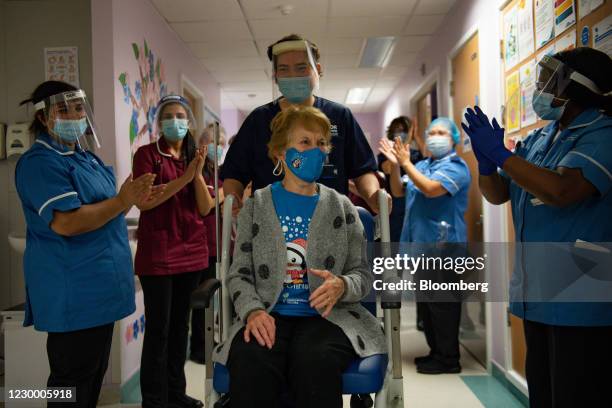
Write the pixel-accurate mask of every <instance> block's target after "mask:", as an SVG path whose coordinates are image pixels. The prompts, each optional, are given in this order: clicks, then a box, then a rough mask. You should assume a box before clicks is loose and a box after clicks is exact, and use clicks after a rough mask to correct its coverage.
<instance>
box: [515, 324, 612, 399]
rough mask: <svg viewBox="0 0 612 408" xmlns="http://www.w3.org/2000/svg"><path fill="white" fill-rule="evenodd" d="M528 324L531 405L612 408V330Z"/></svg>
mask: <svg viewBox="0 0 612 408" xmlns="http://www.w3.org/2000/svg"><path fill="white" fill-rule="evenodd" d="M523 323H524V327H525V341H526V343H527V359H526V367H525V369H526V374H527V385H528V387H529V405H530V406H531V407H534V408H547V407H555V408H565V407H567V408H570V407H571V408H575V407H612V393H610V387H611V386H612V374H610V373H611V370H612V326H604V327H576V326H551V325H548V324H543V323H537V322H533V321H529V320H524V321H523Z"/></svg>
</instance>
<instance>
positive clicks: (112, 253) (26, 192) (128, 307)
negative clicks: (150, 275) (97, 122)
mask: <svg viewBox="0 0 612 408" xmlns="http://www.w3.org/2000/svg"><path fill="white" fill-rule="evenodd" d="M26 102H31V103H33V104H34V107H35V117H34V120H33V122H32V125H31V127H30V130H31V131H32V133H33V134H34V136H35V138H36V140H35V143H34V144H33V146H32V147H31V148H30V149H29V150H28V151H27V152H26V153H25V154H24V155H23V156H22V157H21V158H20V160H19V162H18V163H17V167H16V171H15V183H16V187H17V192H18V194H19V198H20V199H21V204H22V207H23V212H24V215H25V220H26V223H27V236H26V238H27V241H26V250H25V254H24V274H25V284H26V305H25V321H24V326H30V325H34V328H35V329H36V330H39V331H45V332H47V333H48V337H47V354H48V358H49V367H50V371H51V373H50V375H49V379H48V382H47V386H49V387H76V403H68V402H63V403H62V402H49V406H64V405H65V406H70V407H95V406H96V403H97V400H98V395H99V393H100V387H101V385H102V379H103V377H104V374H105V372H106V368H107V366H108V357H109V354H110V347H111V341H112V334H113V325H114V322H115V321H117V320H119V319H122V318H124V317H126V316H128V315H130V314H131V313H132V312H133V311H134V310H135V302H134V271H133V269H132V257H131V252H130V247H129V245H128V237H127V227H126V222H125V218H124V214H125V213H126V211H128V210H129V209H130V208H131V207H132V205H135V204H139V203H143V202H146V201H147V200H149V199H150V198H151V197H154V196H155V195H156V194H158V193H159V191H161V190H162V188H157V189H153V188H152V184H153V179H154V176H153V175H151V174H145V175H143V176H142V177H140V178H138V179H136V180H132V179H131V178H129V179H128V180H126V181H125V182H124V183H123V185H122V186H121V188H120V190H119V192H118V193H117V189H116V183H115V177H114V175H113V171H112V169H111V168H110V167H108V166H105V165H104V163H103V162H102V161H101V160H100V158H98V157H97V156H96V155H95V154H93V153H92V152H91V151H90V150H89V149H90V148H91V147H92V146H94V145H98V146H97V147H99V142H98V139H97V135H96V129H95V126H94V122H93V115H92V112H91V109H90V107H89V104H88V101H87V97H86V95H85V92H83V91H82V90H79V89H75V88H74V87H73V86H71V85H68V84H66V83H63V82H57V81H47V82H44V83H42V84H41V85H39V86H38V87H37V88H36V90H35V91H34V93H33V94H32V97H31V98H30V99H28V100H26V101H24V102H22V104H23V103H26Z"/></svg>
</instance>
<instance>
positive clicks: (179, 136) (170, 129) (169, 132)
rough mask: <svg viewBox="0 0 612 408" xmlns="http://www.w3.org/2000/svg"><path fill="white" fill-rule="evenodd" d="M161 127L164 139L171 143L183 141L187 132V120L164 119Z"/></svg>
mask: <svg viewBox="0 0 612 408" xmlns="http://www.w3.org/2000/svg"><path fill="white" fill-rule="evenodd" d="M161 125H162V132H163V133H164V137H165V138H166V139H168V140H170V141H172V142H178V141H179V140H183V138H184V137H185V135H186V134H187V131H188V130H189V121H188V120H187V119H164V120H162V122H161Z"/></svg>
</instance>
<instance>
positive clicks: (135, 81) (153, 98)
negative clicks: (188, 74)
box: [119, 40, 168, 154]
mask: <svg viewBox="0 0 612 408" xmlns="http://www.w3.org/2000/svg"><path fill="white" fill-rule="evenodd" d="M132 50H133V52H134V58H135V59H136V61H137V62H138V74H137V77H136V78H132V77H131V76H130V73H129V72H128V71H125V72H122V73H121V74H120V75H119V82H120V83H121V86H122V87H123V100H124V102H125V103H126V104H127V105H128V106H129V107H130V108H131V109H132V114H131V119H130V125H129V136H130V146H131V152H132V154H134V153H135V152H136V150H138V148H139V147H140V146H143V145H146V144H149V143H151V142H153V141H154V140H155V138H156V135H155V133H154V132H155V130H154V129H155V123H154V119H155V111H156V106H157V102H158V101H159V99H160V98H161V97H163V96H165V95H166V94H167V93H168V89H167V85H166V78H165V72H164V64H163V62H162V60H161V58H159V57H156V56H155V54H154V53H153V51H152V50H151V49H150V48H149V46H148V44H147V41H146V40H144V42H143V45H142V46H141V45H139V44H136V43H132Z"/></svg>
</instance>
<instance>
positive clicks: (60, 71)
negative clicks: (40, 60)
mask: <svg viewBox="0 0 612 408" xmlns="http://www.w3.org/2000/svg"><path fill="white" fill-rule="evenodd" d="M44 57H45V80H47V81H63V82H67V83H69V84H70V85H73V86H75V87H77V88H80V85H79V52H78V48H77V47H51V48H45V50H44Z"/></svg>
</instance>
